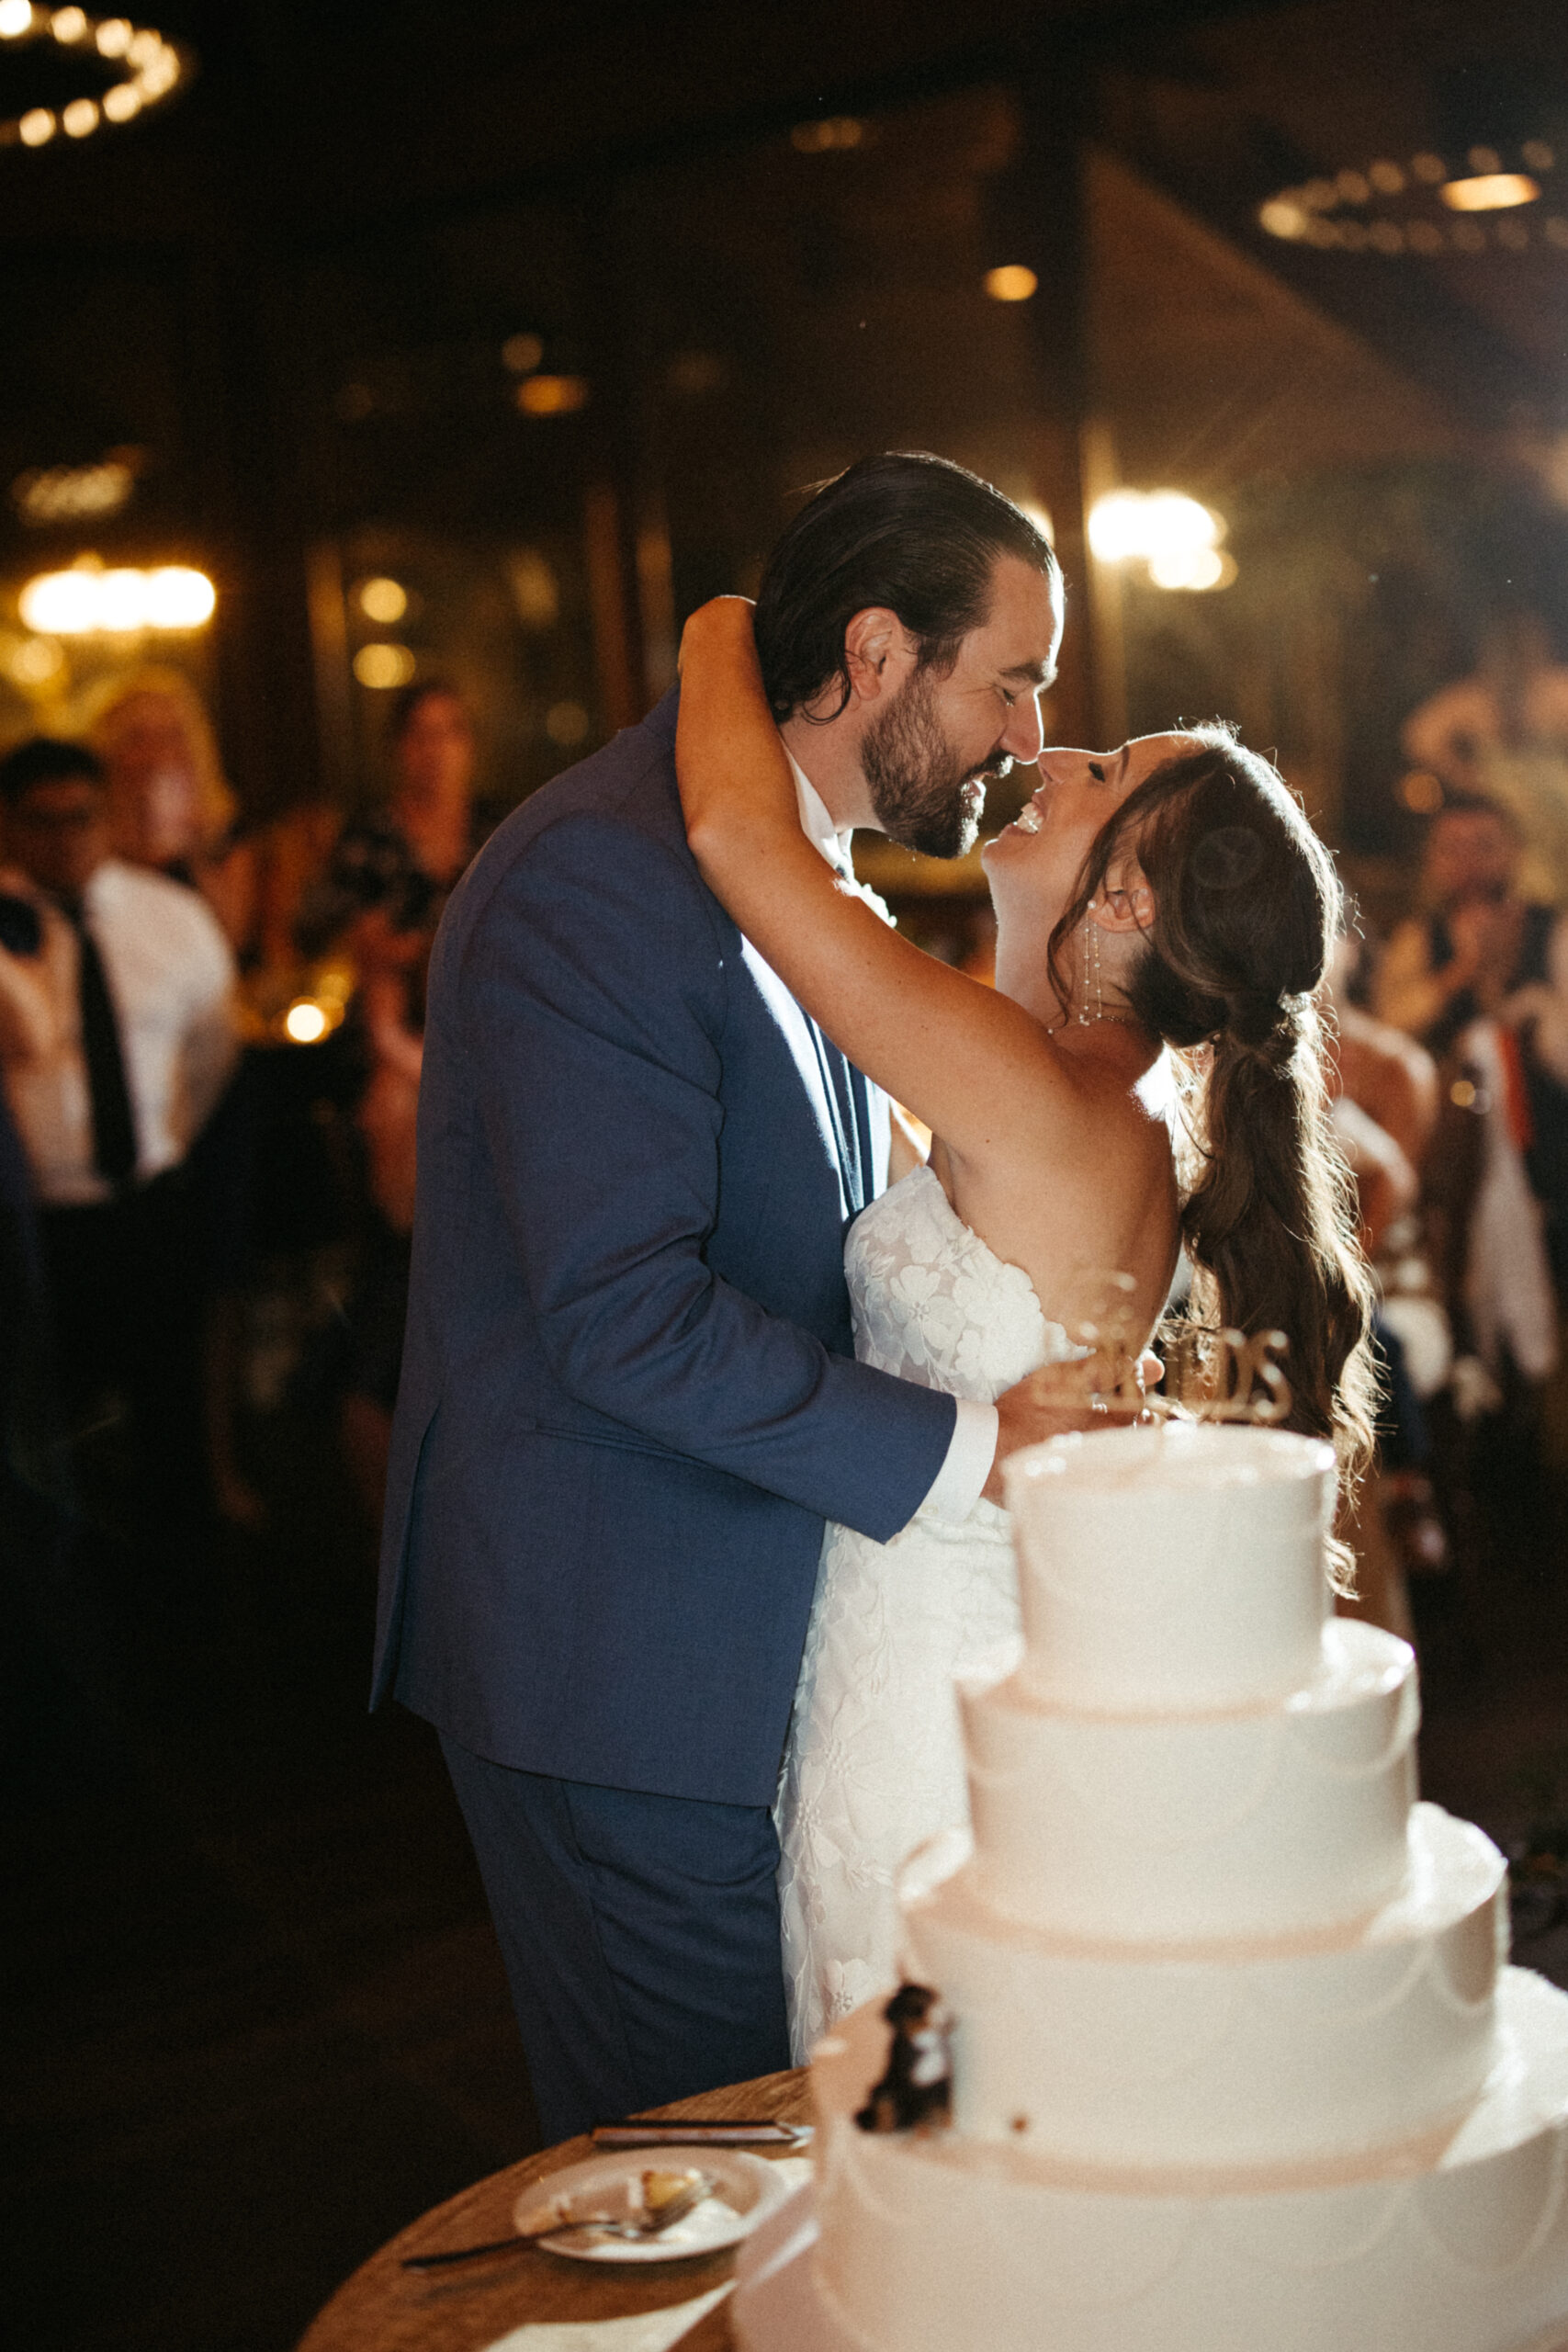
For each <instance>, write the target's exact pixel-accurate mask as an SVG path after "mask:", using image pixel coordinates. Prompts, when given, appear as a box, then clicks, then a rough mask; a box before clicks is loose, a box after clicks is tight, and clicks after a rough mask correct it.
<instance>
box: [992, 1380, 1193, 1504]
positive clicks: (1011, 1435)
mask: <svg viewBox="0 0 1568 2352" xmlns="http://www.w3.org/2000/svg"><path fill="white" fill-rule="evenodd" d="M1098 1363H1099V1360H1098V1359H1097V1358H1095V1357H1093V1356H1082V1357H1079V1358H1078V1359H1077V1361H1076V1362H1074V1363H1052V1364H1045V1365H1043V1367H1042V1368H1041V1370H1040V1371H1039V1372H1031V1373H1028V1374H1025V1376H1024V1378H1023V1379H1022V1380H1021V1381H1020V1382H1019V1384H1018V1385H1017V1387H1016V1388H1009V1389H1007V1390H1005V1391H1004V1393H1003V1394H1002V1395H1001V1396H1000V1397H998V1398H997V1451H996V1454H995V1456H994V1458H993V1460H992V1463H991V1475H990V1476H989V1477H988V1478H987V1481H986V1483H985V1486H984V1487H982V1488H981V1492H982V1494H983V1495H984V1496H985V1498H986V1500H987V1502H991V1503H1004V1502H1005V1501H1006V1499H1007V1498H1006V1496H1005V1494H1004V1493H1003V1490H1002V1464H1003V1463H1004V1462H1005V1461H1006V1460H1007V1457H1008V1455H1009V1454H1010V1453H1018V1451H1019V1449H1020V1448H1021V1446H1025V1445H1040V1444H1043V1442H1044V1440H1045V1439H1046V1438H1048V1437H1061V1436H1063V1435H1065V1434H1066V1432H1067V1431H1068V1430H1103V1429H1109V1428H1112V1427H1114V1426H1115V1425H1116V1424H1117V1423H1118V1422H1122V1421H1127V1420H1131V1419H1134V1418H1135V1417H1134V1413H1133V1412H1132V1411H1131V1410H1130V1409H1128V1408H1125V1407H1121V1406H1117V1405H1111V1406H1106V1405H1104V1404H1096V1403H1093V1402H1091V1399H1092V1398H1093V1397H1094V1396H1095V1394H1096V1391H1097V1387H1098V1385H1099V1382H1100V1377H1101V1370H1100V1369H1097V1366H1098ZM1119 1369H1120V1368H1119V1367H1118V1366H1116V1365H1115V1364H1112V1363H1111V1362H1110V1360H1109V1359H1107V1361H1106V1363H1104V1365H1103V1367H1102V1375H1103V1381H1104V1386H1105V1388H1106V1390H1107V1391H1109V1390H1111V1388H1112V1387H1113V1386H1114V1385H1115V1384H1116V1382H1117V1379H1118V1377H1119ZM1138 1370H1139V1377H1140V1380H1141V1382H1142V1385H1143V1386H1144V1387H1145V1388H1153V1387H1155V1386H1156V1385H1157V1384H1158V1381H1159V1377H1160V1370H1161V1367H1160V1362H1159V1358H1158V1357H1157V1356H1155V1355H1146V1354H1145V1355H1144V1356H1142V1357H1141V1358H1140V1359H1139V1365H1138Z"/></svg>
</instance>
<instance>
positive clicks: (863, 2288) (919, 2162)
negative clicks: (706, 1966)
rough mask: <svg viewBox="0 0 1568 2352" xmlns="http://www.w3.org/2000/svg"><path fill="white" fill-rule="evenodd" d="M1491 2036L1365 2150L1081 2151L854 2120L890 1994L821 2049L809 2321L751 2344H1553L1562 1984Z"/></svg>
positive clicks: (1520, 1995)
mask: <svg viewBox="0 0 1568 2352" xmlns="http://www.w3.org/2000/svg"><path fill="white" fill-rule="evenodd" d="M1497 2017H1498V2027H1499V2038H1498V2052H1499V2054H1498V2060H1497V2064H1496V2065H1495V2068H1494V2070H1493V2073H1492V2075H1491V2077H1490V2078H1489V2080H1488V2082H1487V2085H1486V2087H1485V2089H1484V2091H1483V2093H1482V2095H1481V2097H1480V2098H1478V2099H1477V2101H1476V2103H1475V2104H1474V2106H1473V2107H1472V2109H1470V2111H1469V2113H1468V2114H1467V2116H1466V2117H1465V2119H1464V2120H1463V2121H1462V2122H1461V2124H1460V2125H1459V2126H1458V2127H1457V2128H1456V2129H1455V2130H1454V2131H1453V2132H1452V2135H1451V2137H1450V2138H1449V2140H1448V2141H1447V2143H1446V2144H1445V2145H1444V2146H1443V2147H1442V2148H1441V2149H1440V2150H1439V2151H1436V2152H1434V2151H1433V2150H1432V2149H1431V2148H1430V2147H1429V2146H1428V2147H1427V2148H1426V2149H1424V2150H1422V2151H1420V2152H1419V2153H1417V2152H1416V2150H1415V2149H1412V2150H1410V2151H1409V2152H1408V2153H1407V2155H1406V2157H1405V2159H1404V2163H1403V2165H1401V2164H1397V2163H1395V2162H1393V2161H1392V2160H1390V2159H1389V2158H1388V2157H1387V2156H1386V2155H1385V2156H1384V2157H1383V2158H1382V2160H1381V2164H1380V2165H1379V2167H1378V2168H1369V2169H1368V2170H1367V2171H1365V2172H1363V2173H1359V2174H1358V2172H1357V2171H1356V2168H1355V2167H1354V2166H1353V2165H1342V2166H1341V2167H1340V2168H1339V2169H1338V2170H1337V2172H1336V2173H1334V2174H1332V2175H1325V2174H1323V2173H1318V2174H1315V2175H1312V2174H1294V2175H1292V2174H1291V2173H1276V2174H1268V2175H1245V2174H1244V2175H1240V2176H1236V2175H1231V2176H1228V2177H1227V2176H1223V2175H1215V2176H1210V2177H1203V2176H1198V2175H1178V2176H1171V2175H1164V2176H1160V2175H1139V2174H1134V2173H1122V2174H1098V2175H1097V2174H1091V2173H1087V2172H1081V2171H1069V2170H1066V2169H1065V2168H1061V2167H1056V2168H1053V2167H1051V2166H1050V2165H1046V2164H1043V2163H1042V2162H1041V2161H1040V2160H1039V2159H1037V2158H1032V2157H1030V2156H1028V2155H1026V2154H1023V2153H1021V2152H1020V2151H1018V2150H1015V2149H1012V2148H1008V2147H998V2146H996V2145H990V2146H987V2145H982V2144H980V2143H976V2142H974V2141H967V2140H965V2139H964V2138H963V2137H962V2135H960V2134H959V2133H957V2132H947V2133H943V2134H940V2135H936V2136H932V2137H931V2138H926V2139H922V2138H919V2137H915V2136H908V2135H889V2136H886V2137H884V2136H880V2135H875V2134H871V2133H866V2132H863V2131H860V2130H858V2129H857V2127H856V2126H855V2124H854V2121H853V2115H854V2110H855V2109H856V2108H857V2107H858V2106H859V2105H860V2104H861V2103H862V2101H863V2098H864V2097H865V2093H866V2090H867V2088H868V2086H870V2084H871V2083H872V2082H873V2081H874V2079H875V2078H876V2076H877V2075H879V2074H880V2072H881V2070H882V2066H883V2063H884V2059H885V2055H886V2041H887V2033H886V2027H885V2025H884V2024H883V2022H882V2019H881V2015H880V2004H875V2005H873V2006H871V2007H867V2008H864V2009H862V2010H860V2011H858V2012H857V2013H856V2015H855V2016H854V2017H853V2018H850V2019H849V2020H848V2021H847V2022H846V2024H845V2025H844V2026H843V2027H842V2028H840V2030H839V2031H838V2032H837V2033H836V2034H835V2035H834V2036H833V2037H832V2038H831V2039H830V2040H829V2041H825V2042H823V2043H822V2044H821V2045H820V2046H819V2048H818V2053H817V2056H816V2060H815V2064H814V2067H813V2076H812V2080H813V2088H814V2092H815V2096H816V2098H817V2104H818V2116H819V2127H820V2128H819V2134H818V2147H817V2163H818V2174H817V2182H816V2204H817V2217H818V2225H819V2236H818V2243H817V2245H816V2246H815V2249H814V2251H813V2252H812V2254H811V2255H810V2256H808V2257H804V2259H806V2260H808V2261H809V2263H810V2266H811V2270H810V2278H809V2281H808V2290H809V2295H810V2298H811V2301H812V2303H813V2306H814V2308H815V2309H816V2310H817V2312H818V2313H819V2317H820V2323H821V2324H820V2326H819V2327H817V2328H816V2329H815V2330H810V2329H808V2330H807V2333H806V2334H805V2335H802V2336H801V2340H800V2341H799V2343H798V2344H796V2343H794V2342H790V2343H787V2344H786V2343H785V2342H784V2340H783V2339H782V2338H776V2337H774V2336H773V2335H769V2334H768V2332H767V2322H766V2316H765V2315H766V2309H767V2303H766V2299H765V2298H760V2299H758V2300H756V2301H752V2299H750V2298H749V2297H748V2296H747V2294H746V2293H745V2291H744V2290H742V2294H741V2297H740V2300H739V2304H738V2308H737V2313H736V2318H737V2325H738V2328H739V2332H740V2340H741V2342H742V2343H743V2344H745V2345H746V2346H748V2347H749V2352H817V2346H818V2344H819V2343H820V2344H826V2343H829V2342H831V2343H833V2344H835V2345H839V2344H842V2345H843V2346H852V2347H854V2352H1559V2347H1568V2194H1565V2188H1568V1996H1564V1995H1563V1994H1562V1993H1559V1992H1557V1991H1555V1990H1554V1989H1553V1987H1552V1986H1551V1985H1548V1984H1546V1983H1545V1982H1544V1980H1543V1979H1542V1978H1540V1977H1539V1976H1535V1975H1532V1974H1530V1973H1528V1972H1527V1971H1525V1970H1522V1969H1508V1970H1506V1971H1505V1972H1504V1974H1503V1976H1502V1977H1501V1979H1500V1980H1499V1985H1498V1997H1497Z"/></svg>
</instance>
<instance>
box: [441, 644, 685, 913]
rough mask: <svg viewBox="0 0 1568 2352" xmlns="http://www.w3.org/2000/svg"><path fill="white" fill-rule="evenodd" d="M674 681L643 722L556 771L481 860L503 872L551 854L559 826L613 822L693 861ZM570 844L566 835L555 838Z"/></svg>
mask: <svg viewBox="0 0 1568 2352" xmlns="http://www.w3.org/2000/svg"><path fill="white" fill-rule="evenodd" d="M675 709H676V695H675V691H674V689H671V692H670V693H669V694H668V695H665V697H664V699H663V701H662V702H660V703H659V704H658V705H656V707H654V709H652V710H651V711H650V712H649V715H648V717H647V718H645V719H643V720H642V721H641V722H640V723H639V724H638V725H637V726H636V727H624V728H623V729H621V731H620V733H619V734H618V735H616V736H615V737H614V738H613V739H612V740H611V741H609V742H608V743H605V744H604V745H603V746H602V747H601V749H600V750H598V751H597V752H592V753H591V754H590V756H589V757H588V758H587V759H585V760H579V761H578V763H577V764H576V765H575V766H574V767H570V768H567V769H565V770H564V771H563V772H562V774H561V775H558V776H552V777H551V779H550V781H549V783H548V784H545V785H541V786H540V787H539V789H538V791H537V792H535V793H531V794H530V795H529V797H528V798H527V799H526V800H525V801H524V802H523V803H522V805H521V806H520V807H519V808H516V809H513V812H512V814H511V816H510V817H508V818H506V819H505V820H504V821H503V822H502V824H500V825H498V826H497V828H496V830H495V831H494V832H493V833H492V834H491V838H490V840H489V841H488V842H486V844H485V846H484V849H483V850H482V851H481V852H480V854H479V859H478V860H477V861H476V866H477V867H479V868H488V869H489V874H490V876H491V878H499V876H500V875H501V873H502V871H504V870H505V869H506V868H509V867H510V866H512V865H515V864H516V863H517V862H518V861H519V860H520V859H525V858H528V857H530V856H536V855H539V854H547V852H546V845H547V843H549V837H550V836H551V835H552V834H558V833H561V832H562V831H563V830H564V831H566V832H569V833H570V834H572V835H576V834H578V833H580V832H581V833H584V834H591V835H597V836H599V837H600V838H603V831H604V829H605V828H609V829H612V830H613V831H616V832H621V833H625V834H626V836H628V842H627V846H628V847H629V846H630V845H631V842H633V841H635V840H637V839H639V838H640V839H642V840H644V841H646V842H648V844H649V847H650V848H652V847H654V846H655V845H658V846H659V847H661V848H663V849H664V850H666V851H669V850H673V851H674V852H676V854H678V855H679V856H680V858H681V859H682V862H689V860H690V852H689V851H688V850H687V847H686V833H685V827H684V826H683V824H682V820H681V797H680V793H679V791H678V790H677V787H676V783H675ZM549 845H550V847H551V848H557V847H558V848H563V849H564V848H565V847H566V843H565V842H558V843H551V844H549Z"/></svg>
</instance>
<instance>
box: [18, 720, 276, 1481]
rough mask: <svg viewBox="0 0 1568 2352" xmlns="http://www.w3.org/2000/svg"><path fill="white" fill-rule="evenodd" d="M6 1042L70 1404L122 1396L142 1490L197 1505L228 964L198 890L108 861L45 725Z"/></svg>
mask: <svg viewBox="0 0 1568 2352" xmlns="http://www.w3.org/2000/svg"><path fill="white" fill-rule="evenodd" d="M0 820H3V823H4V854H5V860H6V864H5V866H4V869H3V870H0V891H3V892H4V894H5V899H4V903H5V904H6V906H7V907H8V909H9V910H10V912H9V921H8V923H7V926H6V938H7V940H8V941H9V943H10V944H0V961H3V962H4V965H5V967H6V992H5V993H6V1001H8V1002H9V1004H10V1006H11V1017H10V1018H9V1019H7V1020H6V1021H5V1022H4V1023H0V1052H3V1053H4V1059H5V1081H6V1094H7V1098H8V1101H9V1105H10V1109H11V1113H12V1115H13V1117H14V1119H15V1122H16V1125H17V1131H18V1133H19V1135H20V1137H21V1140H22V1144H23V1147H24V1149H25V1151H26V1155H27V1159H28V1167H29V1170H30V1173H31V1177H32V1182H33V1186H34V1189H35V1192H36V1194H37V1197H38V1200H39V1207H40V1216H39V1225H40V1230H41V1237H42V1242H43V1254H44V1263H45V1268H46V1271H47V1275H48V1288H49V1298H50V1304H51V1310H52V1314H53V1318H54V1323H55V1329H56V1334H57V1339H58V1343H59V1362H60V1372H61V1378H62V1388H63V1390H64V1395H65V1402H66V1406H67V1409H68V1411H69V1412H70V1413H71V1414H72V1416H73V1421H74V1424H75V1426H76V1427H77V1429H78V1430H81V1429H84V1428H85V1427H86V1425H87V1423H88V1422H89V1420H90V1419H91V1418H92V1417H93V1416H94V1414H95V1413H96V1412H97V1411H99V1410H101V1408H103V1406H104V1404H105V1401H106V1400H107V1398H109V1397H115V1398H117V1399H118V1401H119V1404H120V1406H121V1407H122V1408H123V1411H124V1414H125V1416H126V1419H127V1433H128V1434H129V1435H130V1438H131V1439H132V1441H133V1442H134V1447H135V1453H134V1455H133V1457H132V1462H133V1471H132V1476H133V1478H134V1482H135V1483H136V1484H137V1486H138V1487H140V1489H141V1496H142V1498H143V1499H144V1501H145V1502H147V1503H148V1504H149V1505H151V1506H152V1507H154V1508H156V1509H158V1510H166V1511H168V1512H170V1513H173V1514H175V1515H184V1514H188V1512H189V1510H190V1507H191V1505H192V1504H193V1503H194V1502H195V1501H196V1500H197V1498H198V1497H199V1495H200V1490H201V1485H202V1472H201V1452H202V1448H201V1408H200V1388H199V1380H198V1375H197V1328H198V1317H199V1306H200V1287H201V1251H200V1250H199V1248H198V1247H196V1246H194V1241H193V1233H192V1227H191V1219H190V1215H189V1210H188V1206H187V1203H186V1194H185V1187H184V1184H183V1182H182V1176H183V1170H184V1164H185V1162H186V1156H187V1154H188V1152H189V1150H190V1148H191V1146H192V1144H193V1142H194V1141H195V1139H196V1137H197V1135H198V1134H199V1132H200V1129H201V1127H202V1125H203V1123H204V1122H205V1120H206V1119H207V1117H208V1115H209V1113H210V1111H211V1110H212V1107H213V1105H214V1104H215V1103H216V1102H217V1100H218V1098H219V1095H220V1092H221V1091H222V1088H223V1085H224V1082H225V1080H226V1079H227V1077H228V1075H229V1072H230V1069H231V1066H232V1063H233V1059H234V1053H235V1046H234V1038H233V1032H232V1028H231V1022H230V998H231V989H232V986H233V978H234V964H233V957H232V955H231V952H230V948H229V944H228V942H227V940H226V939H225V937H224V935H223V933H222V931H221V929H220V925H219V923H218V922H217V919H216V918H215V916H214V915H213V914H212V913H211V911H210V910H209V908H208V907H207V906H206V904H205V903H204V902H203V900H202V899H200V898H198V897H197V895H196V894H195V893H194V892H192V891H190V890H188V889H186V888H182V887H181V886H180V885H178V884H176V883H174V882H170V881H169V880H167V879H166V878H165V877H164V876H162V875H158V874H154V873H151V872H149V871H147V870H146V869H145V868H143V867H141V866H138V865H130V864H128V863H126V862H125V861H123V860H122V859H119V858H118V857H116V856H114V855H113V854H112V835H111V831H110V826H109V815H108V803H107V791H106V786H105V777H104V773H103V770H102V768H101V766H100V764H99V763H98V762H97V760H96V758H95V757H94V755H93V753H92V752H89V751H86V750H85V749H84V748H82V746H80V745H78V744H73V743H63V742H56V741H51V740H50V739H48V738H47V737H35V738H34V739H33V740H32V741H29V742H26V743H23V744H22V745H21V746H20V747H19V748H18V749H17V750H16V751H14V752H11V753H10V755H9V756H8V757H7V758H6V760H5V761H3V762H0ZM18 1008H25V1012H24V1013H23V1014H22V1015H21V1016H18Z"/></svg>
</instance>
